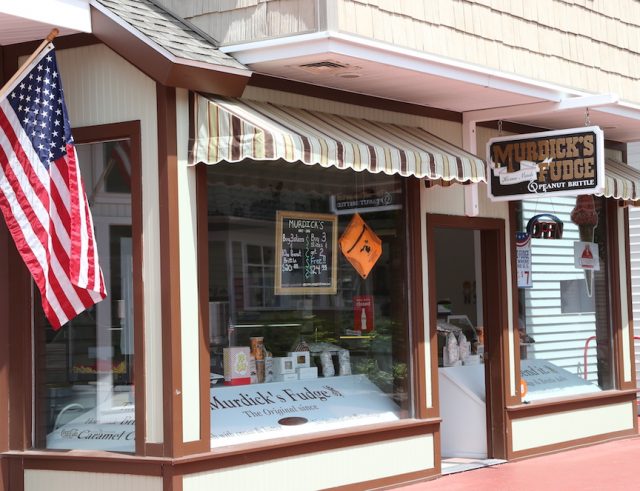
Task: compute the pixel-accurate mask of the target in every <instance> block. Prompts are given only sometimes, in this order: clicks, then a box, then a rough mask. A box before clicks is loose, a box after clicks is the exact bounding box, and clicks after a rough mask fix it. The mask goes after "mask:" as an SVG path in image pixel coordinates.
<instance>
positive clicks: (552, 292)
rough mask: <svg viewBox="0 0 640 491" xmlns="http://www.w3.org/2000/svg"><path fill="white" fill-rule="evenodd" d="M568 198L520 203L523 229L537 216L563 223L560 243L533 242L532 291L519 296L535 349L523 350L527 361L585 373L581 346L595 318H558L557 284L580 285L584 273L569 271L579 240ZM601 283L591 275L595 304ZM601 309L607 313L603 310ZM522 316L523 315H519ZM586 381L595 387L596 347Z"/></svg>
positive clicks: (586, 315) (589, 352)
mask: <svg viewBox="0 0 640 491" xmlns="http://www.w3.org/2000/svg"><path fill="white" fill-rule="evenodd" d="M575 202H576V199H575V197H573V196H568V197H557V198H554V199H553V201H552V203H553V204H552V205H550V204H549V201H546V202H545V203H544V204H543V202H537V201H535V200H530V201H522V210H523V223H524V224H526V223H527V222H528V221H529V219H530V218H531V217H532V216H534V215H537V214H539V213H553V214H554V215H555V216H557V217H558V218H559V219H560V220H561V221H562V222H563V223H564V232H563V240H561V241H554V240H545V239H532V244H531V255H532V279H533V287H532V288H530V289H526V290H524V295H525V311H524V313H523V314H524V322H525V325H526V328H527V333H528V334H529V335H531V336H532V337H533V339H534V340H535V343H534V344H532V345H529V346H527V347H526V348H524V349H526V356H527V358H528V359H543V360H548V361H550V362H552V363H553V364H554V365H557V366H559V367H561V368H564V369H565V370H568V371H569V372H572V373H576V374H583V373H584V370H585V368H584V366H583V365H584V352H585V344H586V341H587V339H588V338H589V337H590V336H594V335H595V331H596V315H595V312H585V313H581V314H569V313H564V314H563V313H562V309H561V282H563V281H567V280H579V281H585V274H584V273H583V271H581V270H578V269H576V268H575V267H574V257H573V241H574V240H579V237H578V227H577V226H576V225H575V224H574V223H573V222H571V217H570V214H571V210H572V209H573V207H574V206H575ZM602 281H603V279H602V280H600V279H599V278H598V275H597V274H596V276H595V278H594V281H593V292H594V300H595V301H597V300H598V298H599V295H598V292H599V291H600V292H602V286H603V285H602V284H601V282H602ZM605 308H606V307H605ZM521 315H522V314H521ZM587 371H588V380H589V381H592V382H595V383H597V380H598V377H597V375H598V374H597V364H596V350H595V342H593V341H592V342H591V344H590V349H588V350H587Z"/></svg>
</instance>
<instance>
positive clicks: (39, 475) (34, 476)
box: [24, 469, 163, 491]
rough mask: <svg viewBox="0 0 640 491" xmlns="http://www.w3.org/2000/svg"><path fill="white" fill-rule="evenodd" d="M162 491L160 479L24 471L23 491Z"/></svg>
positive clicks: (92, 473)
mask: <svg viewBox="0 0 640 491" xmlns="http://www.w3.org/2000/svg"><path fill="white" fill-rule="evenodd" d="M44 489H46V490H47V491H69V490H72V489H90V490H91V491H113V490H114V489H117V490H118V491H162V489H163V487H162V478H161V477H152V476H132V475H129V474H126V475H125V474H105V473H98V472H72V471H47V470H33V469H28V470H25V471H24V491H42V490H44Z"/></svg>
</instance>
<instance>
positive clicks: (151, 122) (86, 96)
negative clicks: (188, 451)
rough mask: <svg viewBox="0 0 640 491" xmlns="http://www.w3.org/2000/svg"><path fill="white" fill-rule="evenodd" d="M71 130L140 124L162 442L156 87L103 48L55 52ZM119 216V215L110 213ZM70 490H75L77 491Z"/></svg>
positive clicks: (151, 429) (152, 438)
mask: <svg viewBox="0 0 640 491" xmlns="http://www.w3.org/2000/svg"><path fill="white" fill-rule="evenodd" d="M57 57H58V64H59V67H60V72H61V75H62V79H63V83H64V93H65V100H66V102H67V106H68V109H69V118H70V120H71V126H72V131H73V128H74V127H75V128H77V127H82V126H92V125H100V124H109V123H119V122H123V121H135V120H139V121H140V129H141V145H142V180H143V182H144V192H143V194H142V201H143V203H142V212H143V215H144V220H143V232H142V235H143V237H144V241H143V255H144V261H143V279H144V284H145V292H144V299H145V304H144V318H145V334H146V339H145V364H146V374H147V379H146V382H147V383H146V391H147V393H146V401H147V404H146V408H147V441H148V442H161V441H162V438H163V437H162V411H163V409H162V408H163V404H162V349H161V348H162V340H161V330H160V327H161V325H162V323H161V319H160V309H159V308H158V307H157V306H158V305H160V256H159V249H158V247H157V244H158V242H159V228H160V225H159V223H160V222H159V210H158V143H157V141H158V138H157V113H156V84H155V82H154V81H153V80H152V79H150V78H149V77H147V76H146V75H145V74H143V73H142V72H140V71H139V70H138V69H136V68H135V67H133V66H132V65H131V64H129V63H128V62H127V61H125V60H124V59H123V58H121V57H120V56H118V55H117V54H116V53H114V52H113V51H112V50H110V49H109V48H107V47H106V46H104V45H101V44H96V45H91V46H85V47H80V48H73V49H67V50H60V51H58V52H57ZM112 211H113V212H114V213H118V210H112ZM68 489H74V488H73V487H71V488H68ZM78 489H80V488H78Z"/></svg>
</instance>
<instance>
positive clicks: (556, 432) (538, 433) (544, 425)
mask: <svg viewBox="0 0 640 491" xmlns="http://www.w3.org/2000/svg"><path fill="white" fill-rule="evenodd" d="M634 410H635V408H634V407H633V404H632V403H631V402H621V403H618V404H611V405H609V406H599V407H592V408H586V409H578V410H575V411H565V412H561V413H553V414H546V415H543V416H532V417H530V418H519V419H515V420H513V421H512V422H511V435H512V438H513V440H512V441H513V451H514V452H518V451H521V450H527V449H530V448H537V447H543V446H545V445H554V444H558V443H562V442H569V441H572V440H578V439H581V438H588V437H591V436H596V435H606V434H607V433H614V432H616V431H624V430H632V429H633V420H634V418H635V415H634V413H633V412H634Z"/></svg>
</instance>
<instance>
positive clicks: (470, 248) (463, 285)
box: [435, 228, 480, 326]
mask: <svg viewBox="0 0 640 491" xmlns="http://www.w3.org/2000/svg"><path fill="white" fill-rule="evenodd" d="M473 235H474V234H473V230H462V229H444V228H443V229H438V230H437V234H436V237H435V246H436V250H437V254H438V266H437V267H438V271H437V274H436V293H437V295H438V297H437V300H438V301H440V300H443V299H445V298H448V299H449V300H451V313H452V315H466V316H468V317H469V320H470V321H471V323H472V324H473V325H474V326H475V325H476V324H477V319H476V317H477V315H476V303H475V301H474V297H475V295H474V294H473V290H475V288H472V285H473V284H475V283H476V277H475V254H474V237H473ZM477 287H478V288H479V287H480V284H478V285H477Z"/></svg>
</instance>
